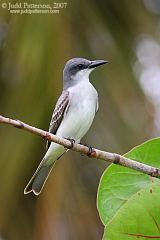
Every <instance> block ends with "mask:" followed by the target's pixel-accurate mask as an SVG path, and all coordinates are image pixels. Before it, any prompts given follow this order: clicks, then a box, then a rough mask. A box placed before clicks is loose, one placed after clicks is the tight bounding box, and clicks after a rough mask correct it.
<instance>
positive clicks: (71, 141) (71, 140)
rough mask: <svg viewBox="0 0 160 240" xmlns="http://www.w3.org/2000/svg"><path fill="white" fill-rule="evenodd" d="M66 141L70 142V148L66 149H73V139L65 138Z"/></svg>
mask: <svg viewBox="0 0 160 240" xmlns="http://www.w3.org/2000/svg"><path fill="white" fill-rule="evenodd" d="M65 139H66V140H68V141H70V143H71V146H70V147H68V148H70V149H71V148H73V146H74V144H75V142H76V141H75V140H74V139H73V138H65Z"/></svg>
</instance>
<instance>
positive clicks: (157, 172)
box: [0, 116, 160, 178]
mask: <svg viewBox="0 0 160 240" xmlns="http://www.w3.org/2000/svg"><path fill="white" fill-rule="evenodd" d="M0 123H5V124H8V125H12V126H14V127H17V128H20V129H23V130H26V131H28V132H31V133H33V134H35V135H38V136H40V137H42V138H43V139H45V140H49V141H51V142H55V143H58V144H60V145H62V146H64V147H66V148H71V147H72V150H73V151H76V152H81V153H83V154H85V155H87V156H88V155H89V157H93V158H96V159H101V160H104V161H107V162H110V163H114V164H118V165H121V166H124V167H128V168H132V169H135V170H137V171H139V172H143V173H146V174H148V175H151V176H152V177H156V178H160V169H159V168H155V167H152V166H149V165H146V164H143V163H140V162H137V161H134V160H131V159H128V158H126V157H123V156H121V155H119V154H117V153H110V152H105V151H101V150H99V149H96V148H93V151H92V153H91V154H88V153H89V152H88V147H86V146H84V145H81V144H76V143H75V144H73V143H71V142H70V141H69V140H67V139H64V138H60V137H58V136H56V135H53V134H51V133H49V132H46V131H44V130H42V129H39V128H35V127H32V126H30V125H28V124H26V123H24V122H21V121H19V120H13V119H10V118H6V117H3V116H0ZM72 145H73V146H72Z"/></svg>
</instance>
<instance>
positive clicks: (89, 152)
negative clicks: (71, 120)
mask: <svg viewBox="0 0 160 240" xmlns="http://www.w3.org/2000/svg"><path fill="white" fill-rule="evenodd" d="M80 144H81V145H83V146H86V147H88V153H87V156H88V157H93V156H95V154H96V152H95V151H94V150H93V148H92V146H90V145H87V144H83V143H81V142H80Z"/></svg>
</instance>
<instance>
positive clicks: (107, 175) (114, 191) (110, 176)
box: [97, 138, 160, 225]
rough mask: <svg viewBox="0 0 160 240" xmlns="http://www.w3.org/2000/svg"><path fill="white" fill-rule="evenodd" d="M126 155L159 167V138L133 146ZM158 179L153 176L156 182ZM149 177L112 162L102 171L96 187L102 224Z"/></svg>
mask: <svg viewBox="0 0 160 240" xmlns="http://www.w3.org/2000/svg"><path fill="white" fill-rule="evenodd" d="M125 156H126V157H128V158H130V159H134V160H137V161H140V162H143V163H146V164H149V165H151V166H155V167H160V138H157V139H152V140H150V141H147V142H145V143H143V144H142V145H140V146H137V147H135V148H134V149H132V150H131V151H130V152H129V153H127V154H125ZM157 181H159V179H155V178H154V182H155V183H156V182H157ZM150 183H151V179H150V177H149V176H148V175H145V174H143V173H140V172H138V171H135V170H132V169H128V168H125V167H122V166H118V165H115V164H112V165H111V166H110V167H109V168H107V169H106V171H105V172H104V174H103V176H102V178H101V180H100V184H99V189H98V195H97V207H98V211H99V215H100V218H101V220H102V222H103V224H104V225H106V224H108V223H109V222H110V221H112V219H113V218H114V217H115V215H116V214H117V211H120V210H121V209H122V208H123V207H124V206H125V205H126V204H127V202H128V201H129V200H130V199H131V198H132V197H133V196H134V195H135V194H136V193H137V192H139V191H141V190H143V189H144V188H145V187H147V186H148V184H150Z"/></svg>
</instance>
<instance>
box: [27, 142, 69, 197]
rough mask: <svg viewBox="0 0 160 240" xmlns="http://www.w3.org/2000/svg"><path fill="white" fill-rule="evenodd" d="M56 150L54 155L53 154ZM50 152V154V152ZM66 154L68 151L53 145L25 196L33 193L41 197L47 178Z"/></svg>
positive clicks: (31, 180)
mask: <svg viewBox="0 0 160 240" xmlns="http://www.w3.org/2000/svg"><path fill="white" fill-rule="evenodd" d="M53 148H54V154H52V152H53ZM49 151H50V152H49ZM65 152H66V150H65V149H64V148H63V147H62V146H60V145H58V144H55V143H54V145H53V144H52V148H51V147H50V148H49V149H48V151H47V153H46V155H45V156H44V158H43V160H42V161H41V163H40V164H39V166H38V168H37V170H36V171H35V173H34V174H33V176H32V177H31V179H30V181H29V183H28V184H27V186H26V187H25V189H24V194H28V193H30V192H33V193H34V194H35V195H39V194H40V193H41V191H42V189H43V187H44V184H45V182H46V181H47V178H48V176H49V174H50V172H51V170H52V168H53V167H54V165H55V163H56V161H57V160H58V159H59V158H60V157H61V156H62V155H63V154H64V153H65Z"/></svg>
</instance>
